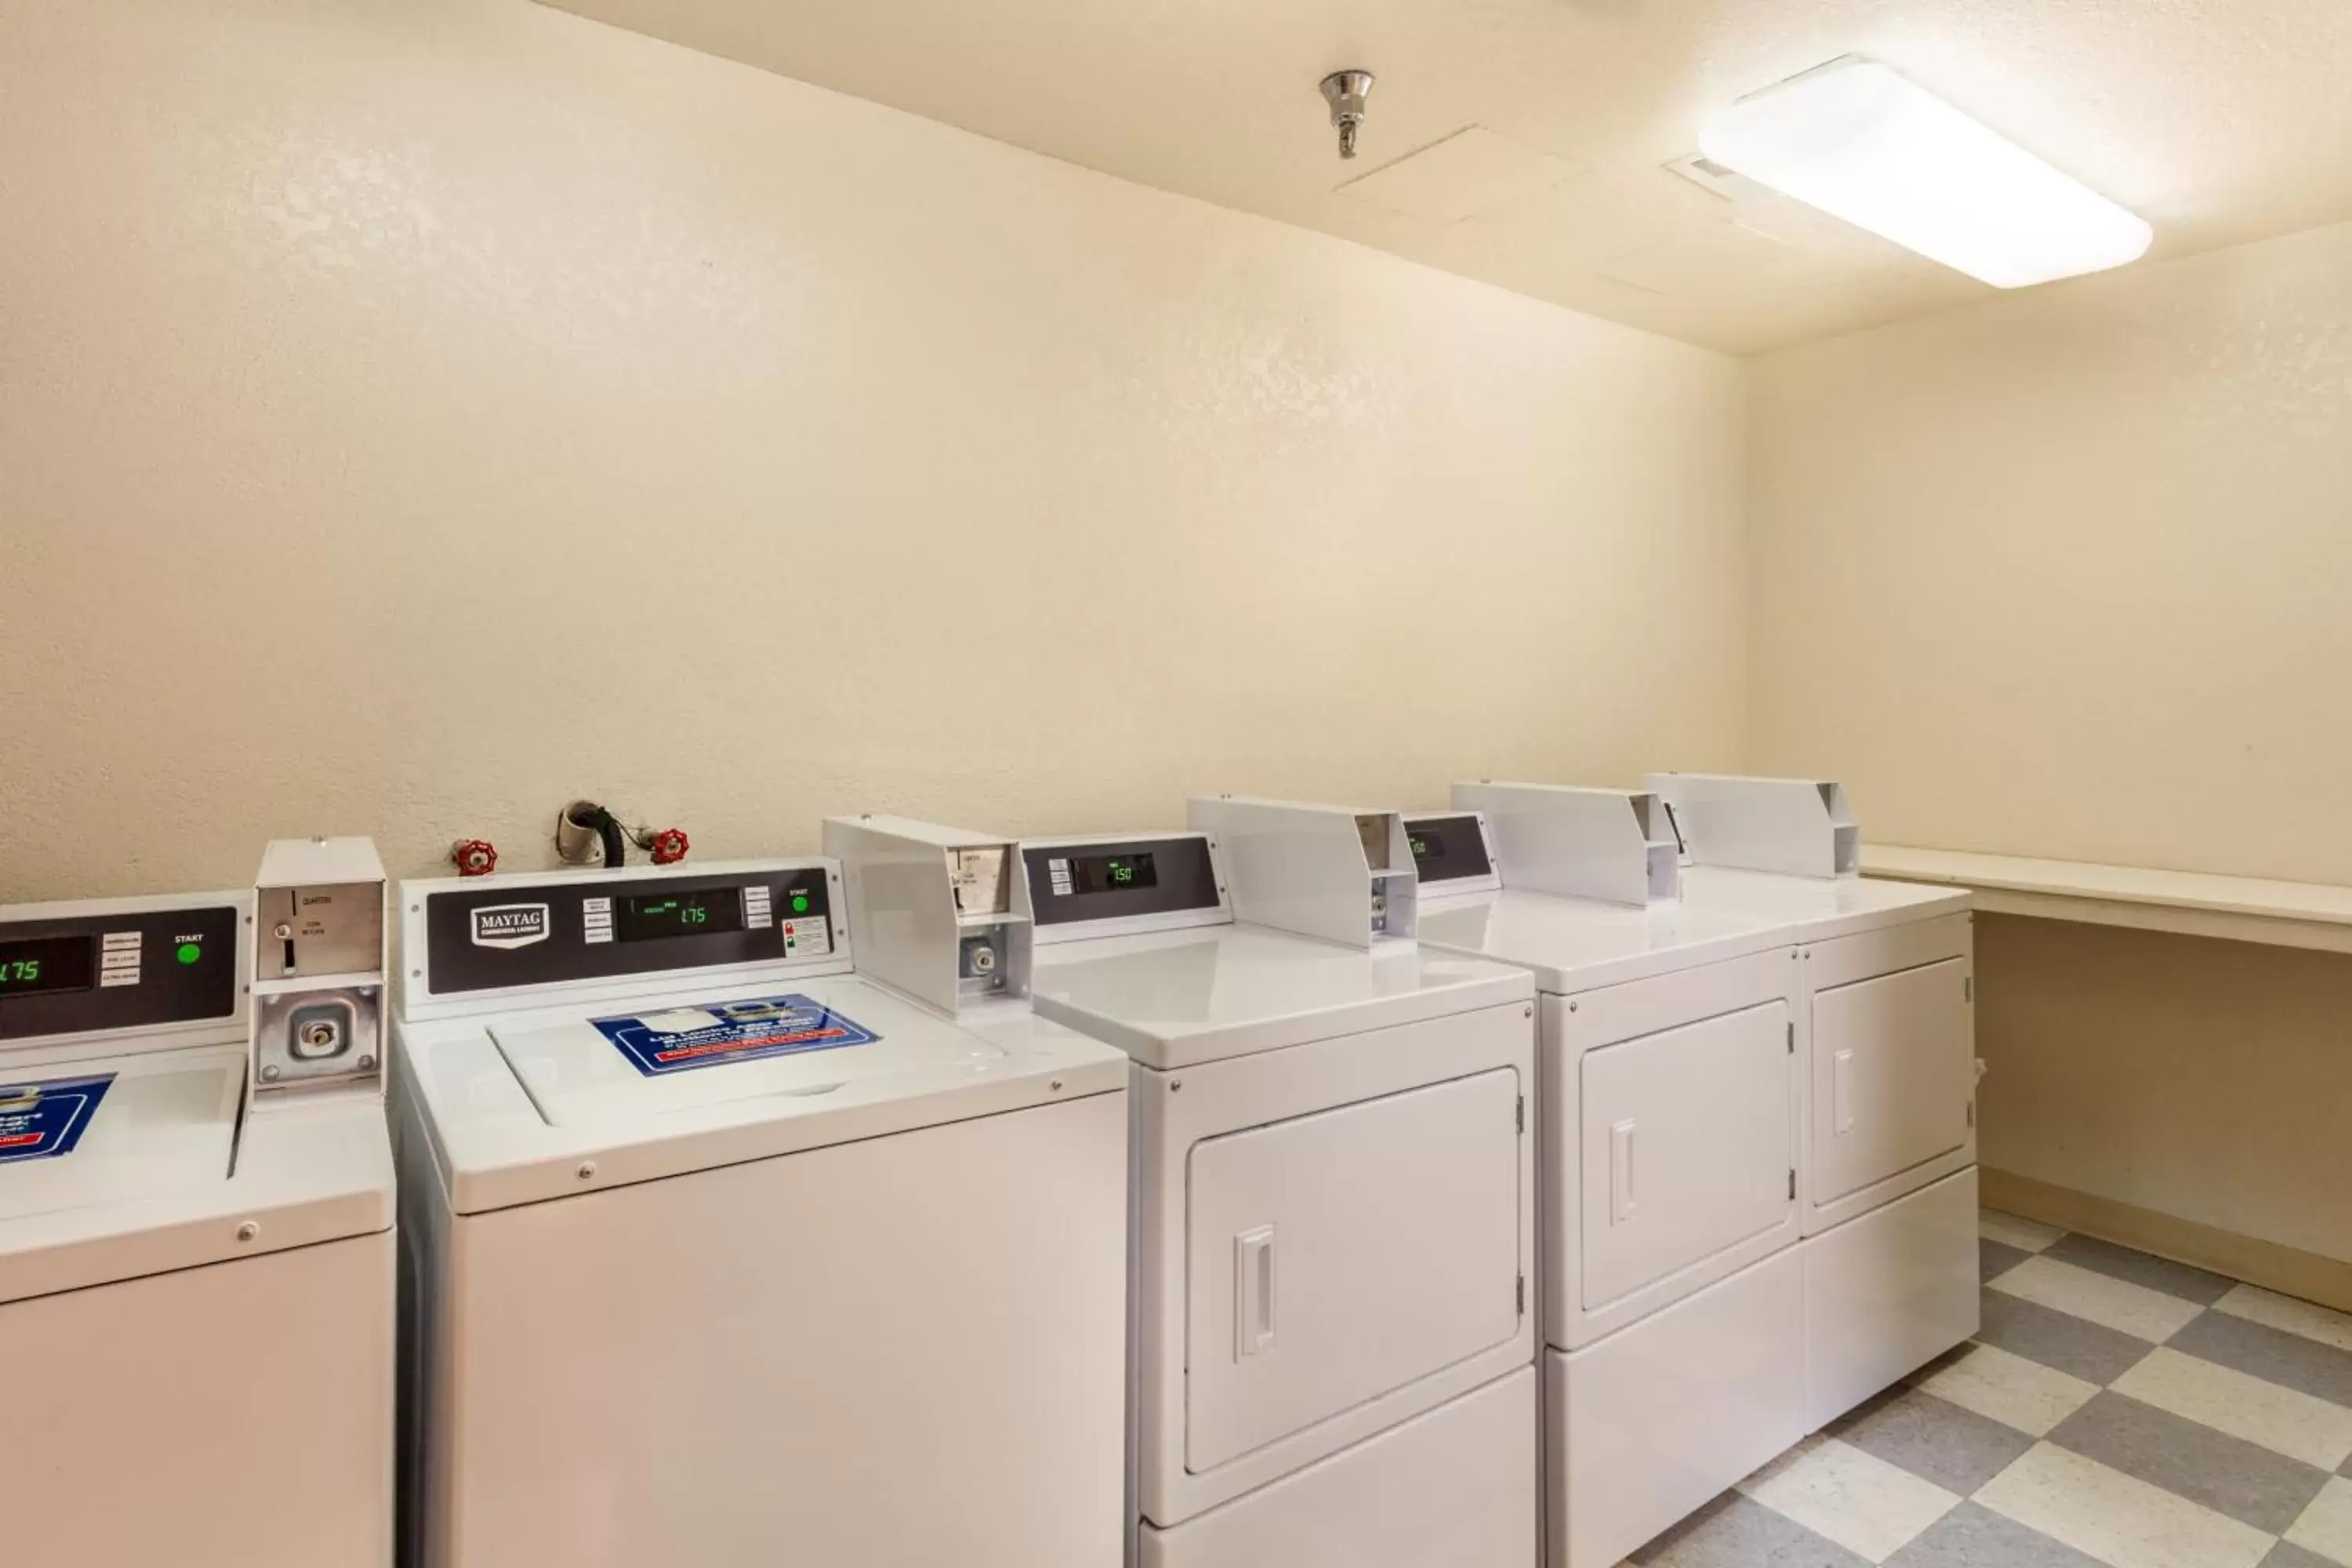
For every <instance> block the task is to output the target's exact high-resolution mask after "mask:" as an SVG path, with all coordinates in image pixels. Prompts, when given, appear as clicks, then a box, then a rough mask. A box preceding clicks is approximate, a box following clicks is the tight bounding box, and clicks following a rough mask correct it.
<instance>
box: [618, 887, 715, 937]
mask: <svg viewBox="0 0 2352 1568" xmlns="http://www.w3.org/2000/svg"><path fill="white" fill-rule="evenodd" d="M614 902H615V904H616V905H617V906H618V907H617V908H615V909H614V911H613V935H614V937H615V938H616V939H617V940H619V941H622V942H644V941H646V940H647V939H648V938H652V937H657V936H717V935H719V933H720V932H722V931H741V930H742V929H743V894H742V892H741V890H740V889H735V888H712V889H707V890H704V891H700V892H692V893H638V894H635V895H633V896H632V897H629V898H625V899H618V900H614Z"/></svg>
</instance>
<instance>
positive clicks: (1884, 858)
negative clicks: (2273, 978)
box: [1862, 844, 2352, 952]
mask: <svg viewBox="0 0 2352 1568" xmlns="http://www.w3.org/2000/svg"><path fill="white" fill-rule="evenodd" d="M1862 869H1863V874H1864V875H1865V876H1870V877H1885V878H1889V879H1895V880H1898V881H1905V882H1940V883H1947V884H1949V885H1952V886H1955V887H1964V888H1969V889H1974V890H1975V892H1976V895H1977V908H1979V909H1980V910H1987V911H1988V912H1990V913H1992V914H2010V915H2033V916H2036V917H2039V918H2040V919H2042V920H2059V921H2087V922H2089V923H2090V924H2093V925H2112V926H2130V927H2134V928H2136V929H2137V930H2141V931H2178V932H2180V933H2182V934H2184V935H2188V936H2208V937H2219V938H2221V939H2223V940H2225V941H2231V942H2266V943H2269V944H2270V945H2272V946H2275V947H2303V948H2315V949H2319V950H2321V951H2324V952H2352V888H2339V887H2334V886H2331V885H2328V884H2325V883H2319V882H2273V881H2265V880H2263V879H2261V878H2257V877H2217V876H2212V875H2210V874H2208V873H2206V872H2201V871H2160V870H2157V869H2154V868H2149V867H2145V866H2098V865H2093V864H2091V863H2089V862H2087V861H2081V860H2031V859H2025V858H2020V857H2017V856H2013V855H1979V854H1973V853H1970V852H1968V851H1965V850H1958V849H1923V848H1918V847H1912V846H1908V845H1900V844H1865V845H1864V846H1863V850H1862Z"/></svg>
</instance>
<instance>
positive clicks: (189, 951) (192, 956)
mask: <svg viewBox="0 0 2352 1568" xmlns="http://www.w3.org/2000/svg"><path fill="white" fill-rule="evenodd" d="M204 955H205V950H204V949H203V948H202V947H201V946H199V945H198V944H197V943H195V942H182V943H181V944H180V950H179V952H176V953H174V954H173V957H175V958H177V959H178V960H179V961H180V962H181V963H195V962H196V960H198V959H200V958H202V957H203V956H204Z"/></svg>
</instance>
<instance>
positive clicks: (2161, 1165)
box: [1749, 225, 2352, 1304]
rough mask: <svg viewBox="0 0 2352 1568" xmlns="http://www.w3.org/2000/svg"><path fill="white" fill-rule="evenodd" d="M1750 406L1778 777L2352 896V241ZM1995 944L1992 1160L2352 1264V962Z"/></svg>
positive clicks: (1873, 352) (1872, 336)
mask: <svg viewBox="0 0 2352 1568" xmlns="http://www.w3.org/2000/svg"><path fill="white" fill-rule="evenodd" d="M1753 408H1754V419H1753V422H1752V424H1751V426H1750V431H1749V439H1750V442H1751V447H1750V450H1751V454H1752V473H1753V475H1754V482H1753V486H1752V489H1751V497H1750V505H1751V534H1750V539H1749V549H1750V559H1751V562H1752V570H1753V577H1752V583H1753V596H1752V601H1751V606H1750V615H1751V640H1750V644H1749V647H1750V654H1751V671H1750V678H1751V683H1752V693H1753V696H1752V708H1751V712H1750V719H1749V722H1750V742H1751V743H1750V746H1749V761H1750V763H1751V764H1752V765H1755V766H1757V767H1759V768H1761V769H1764V770H1766V771H1778V770H1786V771H1793V772H1801V773H1806V774H1808V775H1811V774H1814V773H1820V774H1822V775H1823V776H1832V777H1837V778H1840V779H1843V781H1844V782H1845V783H1846V784H1848V785H1850V786H1851V787H1852V789H1853V797H1854V800H1855V804H1856V809H1857V811H1858V812H1859V814H1860V815H1861V817H1862V821H1863V827H1864V836H1865V837H1867V838H1869V839H1872V840H1874V841H1876V842H1879V843H1885V844H1912V845H1922V846H1927V847H1935V848H1943V849H1973V850H1984V851H1992V852H2000V853H2006V854H2012V855H2026V856H2037V857H2046V858H2058V859H2074V860H2091V861H2104V862H2111V863H2117V864H2124V865H2137V866H2149V867H2159V868H2173V869H2180V870H2192V871H2210V872H2219V873H2223V874H2235V875H2242V876H2253V877H2270V878H2282V879H2294V880H2303V881H2317V882H2336V883H2344V882H2352V812H2347V811H2346V810H2345V809H2344V806H2343V791H2342V789H2341V788H2340V787H2338V785H2337V784H2336V781H2339V780H2341V779H2343V778H2345V777H2346V776H2347V774H2352V707H2347V701H2346V682H2347V672H2352V613H2347V611H2352V595H2347V584H2352V439H2347V432H2352V225H2342V226H2335V227H2330V228H2325V229H2319V230H2315V231H2312V232H2309V233H2305V234H2302V235H2298V236H2294V237H2288V238H2284V239H2276V240H2271V241H2267V242H2264V243H2261V244H2256V245H2249V246H2246V247H2242V248H2238V249H2233V250H2226V251H2220V252H2215V253H2211V254H2209V255H2206V256H2202V257H2198V258H2192V259H2187V260H2179V261H2173V262H2168V263H2163V264H2153V265H2146V266H2141V267H2134V268H2126V269H2125V270H2123V271H2120V272H2116V273H2111V274H2106V275H2103V276H2100V277H2095V278H2090V279H2080V280H2078V281H2075V282H2073V283H2068V284H2061V285H2056V286H2053V287H2051V288H2047V289H2034V290H2031V291H2028V292H2025V293H2021V294H2017V295H2009V296H2001V297H1999V298H1995V299H1992V300H1989V301H1988V302H1986V303H1984V304H1982V305H1980V306H1977V307H1974V308H1971V309H1967V310H1955V311H1952V312H1949V313H1948V314H1943V315H1938V316H1932V317H1927V318H1924V319H1921V320H1918V321H1912V322H1908V323H1905V324H1902V325H1897V326H1892V327H1888V328H1885V329H1883V330H1880V331H1871V332H1864V333H1859V334H1856V335H1854V336H1852V337H1847V338H1842V339H1838V340H1835V341H1832V342H1822V343H1818V344H1814V345H1811V346H1807V347H1801V348H1797V349H1792V350H1789V351H1787V352H1784V353H1777V354H1773V355H1770V356H1768V357H1766V358H1763V359H1761V360H1759V361H1757V362H1756V363H1755V370H1754V381H1753ZM1979 978H1980V983H1981V985H1982V988H1983V994H1984V1005H1983V1007H1982V1008H1981V1009H1980V1010H1979V1019H1978V1026H1979V1033H1978V1044H1979V1051H1980V1053H1981V1054H1982V1055H1983V1056H1984V1057H1985V1058H1986V1059H1987V1060H1988V1061H1989V1062H1990V1066H1991V1069H1992V1070H1991V1073H1990V1076H1989V1077H1988V1078H1987V1079H1986V1080H1985V1084H1984V1089H1983V1144H1982V1147H1983V1155H1984V1160H1985V1163H1986V1164H1987V1166H1988V1167H1990V1168H1992V1169H1993V1170H1996V1171H1999V1172H2001V1173H2008V1174H2011V1175H2015V1176H2019V1177H2021V1178H2025V1179H2026V1180H2028V1181H2031V1182H2033V1183H2038V1184H2042V1186H2044V1187H2047V1188H2050V1189H2052V1190H2053V1193H2054V1194H2055V1195H2056V1196H2055V1201H2059V1202H2063V1203H2073V1202H2074V1201H2075V1200H2074V1199H2073V1198H2070V1197H2067V1196H2066V1194H2087V1195H2088V1196H2089V1197H2091V1198H2093V1199H2095V1200H2097V1201H2098V1202H2099V1203H2100V1204H2103V1205H2110V1206H2111V1205H2128V1206H2129V1207H2131V1208H2133V1209H2137V1210H2142V1211H2146V1215H2156V1216H2159V1218H2158V1219H2148V1218H2147V1217H2146V1215H2140V1216H2137V1217H2135V1216H2133V1215H2124V1216H2123V1220H2124V1223H2126V1224H2145V1225H2148V1226H2154V1227H2155V1228H2154V1230H2153V1231H2151V1232H2149V1233H2148V1234H2147V1236H2146V1237H2145V1239H2147V1240H2148V1241H2150V1242H2151V1243H2152V1244H2161V1243H2163V1242H2164V1241H2165V1239H2166V1237H2167V1236H2175V1238H2176V1240H2180V1239H2182V1238H2185V1240H2186V1244H2187V1245H2190V1246H2196V1245H2201V1244H2200V1242H2199V1241H2198V1240H2197V1238H2196V1237H2195V1236H2194V1235H2193V1234H2191V1233H2176V1232H2174V1231H2168V1230H2167V1229H2166V1227H2165V1226H2164V1225H2163V1223H2162V1218H2163V1217H2169V1218H2170V1219H2174V1220H2179V1221H2185V1222H2189V1223H2190V1224H2192V1225H2195V1226H2206V1227H2210V1228H2211V1229H2213V1230H2215V1231H2218V1232H2222V1233H2227V1235H2228V1236H2230V1237H2253V1238H2256V1239H2258V1240H2260V1241H2263V1242H2266V1243H2271V1244H2275V1245H2277V1246H2280V1247H2292V1248H2298V1249H2302V1250H2303V1251H2305V1252H2308V1253H2311V1254H2315V1255H2317V1256H2319V1257H2322V1258H2332V1259H2337V1260H2352V1209H2347V1205H2345V1203H2344V1202H2343V1194H2346V1193H2347V1192H2352V1141H2347V1140H2346V1139H2345V1138H2344V1137H2343V1135H2342V1126H2341V1123H2342V1118H2341V1116H2340V1115H2338V1114H2332V1113H2331V1112H2330V1110H2329V1109H2328V1108H2340V1107H2342V1106H2344V1105H2346V1104H2352V1024H2347V1011H2346V1005H2347V997H2352V958H2347V957H2344V956H2341V955H2336V954H2328V953H2311V952H2287V951H2281V950H2274V949H2258V948H2251V947H2248V946H2246V945H2244V944H2240V943H2231V942H2214V941H2207V940H2202V939H2198V938H2190V937H2178V936H2166V935H2158V934H2154V933H2146V932H2137V931H2107V930H2095V929H2090V928H2084V927H2078V926H2068V925H2063V924H2060V923H2058V922H2054V921H2038V920H2021V919H2014V918H2000V917H1980V919H1979ZM2044 1195H2045V1196H2047V1195H2049V1194H2044ZM2076 1217H2077V1218H2078V1219H2082V1218H2090V1219H2095V1217H2096V1216H2095V1215H2089V1214H2086V1213H2084V1211H2080V1210H2078V1211H2077V1214H2076ZM2108 1217H2109V1219H2110V1221H2112V1220H2113V1218H2114V1215H2113V1213H2112V1212H2111V1207H2110V1212H2109V1214H2108ZM2210 1239H2211V1238H2210V1237H2209V1238H2207V1240H2209V1241H2210ZM2214 1261H2216V1262H2217V1263H2227V1262H2228V1261H2229V1259H2228V1258H2218V1257H2217V1258H2215V1259H2214ZM2252 1266H2253V1265H2249V1264H2247V1263H2246V1262H2245V1261H2244V1260H2243V1259H2242V1258H2241V1259H2240V1260H2239V1263H2238V1267H2240V1268H2249V1267H2252ZM2300 1278H2305V1279H2319V1278H2320V1277H2319V1276H2317V1275H2314V1274H2311V1273H2309V1272H2308V1271H2306V1273H2305V1275H2303V1276H2300ZM2331 1278H2332V1279H2334V1280H2335V1282H2336V1283H2335V1288H2336V1289H2338V1290H2340V1291H2352V1269H2347V1270H2339V1271H2337V1272H2336V1274H2335V1275H2333V1276H2332V1277H2331ZM2310 1289H2314V1290H2316V1289H2318V1286H2317V1285H2316V1284H2315V1285H2313V1286H2312V1287H2310ZM2347 1304H2352V1303H2347Z"/></svg>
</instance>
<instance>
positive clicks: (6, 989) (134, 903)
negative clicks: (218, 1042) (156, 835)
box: [0, 894, 244, 1040]
mask: <svg viewBox="0 0 2352 1568" xmlns="http://www.w3.org/2000/svg"><path fill="white" fill-rule="evenodd" d="M243 918H244V904H243V901H242V900H239V899H238V898H237V897H236V895H234V894H220V895H216V896H215V897H212V898H204V899H197V900H191V901H190V902H187V903H184V904H172V903H169V902H167V901H165V900H152V899H148V900H121V902H119V903H116V904H113V905H111V906H110V905H106V904H100V903H79V904H75V903H60V904H47V905H44V904H25V905H17V906H16V907H14V908H11V909H5V910H0V1040H21V1039H30V1038H33V1037H40V1036H48V1035H79V1034H89V1033H93V1032H97V1031H101V1030H111V1029H136V1028H159V1027H165V1026H175V1025H185V1024H196V1023H203V1022H205V1021H218V1022H228V1021H231V1020H234V1019H235V1018H236V1016H237V1003H238V991H237V928H238V925H239V923H240V921H242V920H243Z"/></svg>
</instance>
